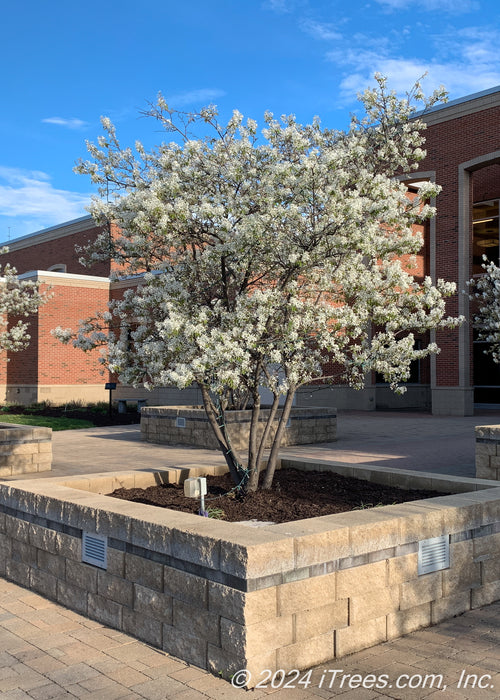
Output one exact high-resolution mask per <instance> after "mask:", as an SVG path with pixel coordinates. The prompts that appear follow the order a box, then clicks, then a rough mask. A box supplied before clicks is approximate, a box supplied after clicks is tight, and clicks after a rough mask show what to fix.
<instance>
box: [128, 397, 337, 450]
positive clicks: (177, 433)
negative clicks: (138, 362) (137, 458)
mask: <svg viewBox="0 0 500 700" xmlns="http://www.w3.org/2000/svg"><path fill="white" fill-rule="evenodd" d="M261 413H262V420H264V419H266V418H267V416H268V415H269V409H262V411H261ZM250 419H251V411H228V412H227V413H226V425H227V429H228V433H229V437H230V440H231V444H232V445H233V447H234V448H235V449H237V450H243V449H245V448H246V447H247V446H248V434H249V428H250ZM263 430H264V423H262V431H263ZM262 431H261V434H262ZM141 436H142V439H143V440H146V441H147V442H155V443H163V444H166V445H190V446H196V447H205V448H208V449H212V450H216V449H218V444H217V441H216V439H215V436H214V434H213V431H212V429H211V427H210V424H209V422H208V418H207V416H206V413H205V410H204V409H203V408H202V407H200V406H147V407H145V408H143V409H142V410H141ZM272 437H274V431H272ZM336 439H337V409H336V408H325V407H318V408H314V407H313V408H310V407H309V408H292V412H291V415H290V420H289V425H288V427H287V428H286V429H285V434H284V437H283V443H282V444H283V445H303V444H308V443H315V442H332V441H334V440H336Z"/></svg>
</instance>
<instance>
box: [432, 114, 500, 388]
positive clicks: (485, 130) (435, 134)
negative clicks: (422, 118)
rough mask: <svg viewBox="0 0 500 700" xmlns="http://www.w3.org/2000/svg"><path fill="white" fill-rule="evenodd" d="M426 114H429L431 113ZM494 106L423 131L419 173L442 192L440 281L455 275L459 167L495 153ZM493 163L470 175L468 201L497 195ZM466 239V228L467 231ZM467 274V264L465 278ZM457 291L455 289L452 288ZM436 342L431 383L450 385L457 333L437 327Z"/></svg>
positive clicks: (499, 118) (498, 117) (499, 117)
mask: <svg viewBox="0 0 500 700" xmlns="http://www.w3.org/2000/svg"><path fill="white" fill-rule="evenodd" d="M431 116H432V115H431ZM499 124H500V107H496V106H495V107H492V108H490V109H484V110H482V111H479V112H475V113H471V114H464V115H463V116H457V117H456V118H455V119H449V120H446V121H442V122H437V123H435V122H434V120H432V119H431V123H430V125H429V126H428V128H427V130H426V131H425V138H426V144H425V148H426V151H427V157H426V158H425V160H424V161H423V162H422V163H421V164H420V170H421V171H422V172H424V171H427V170H433V171H435V173H436V182H437V183H438V184H439V185H441V187H442V188H443V189H442V192H441V194H440V195H439V196H438V198H437V218H436V275H437V277H441V278H443V279H445V280H450V281H453V282H457V281H458V279H459V267H458V265H459V253H458V246H459V239H458V221H459V182H458V174H459V165H460V164H461V163H465V162H467V161H469V160H472V159H473V158H476V157H479V156H482V155H486V154H488V153H492V152H494V151H496V150H497V149H498V147H499V141H498V129H499ZM498 175H499V166H498V165H495V166H489V167H487V168H484V169H481V170H478V171H477V172H475V173H474V176H473V188H472V189H473V192H471V203H472V201H476V202H477V201H481V200H483V199H485V198H493V197H495V198H497V197H500V179H499V177H498ZM470 240H471V243H472V227H471V230H470ZM471 276H472V268H470V274H469V276H468V278H470V277H471ZM458 291H459V294H460V293H461V290H458ZM447 308H448V313H450V314H451V315H457V314H458V298H457V296H455V297H453V298H452V299H450V300H449V301H448V304H447ZM437 343H438V345H439V346H440V348H441V353H440V354H439V355H438V356H437V359H436V367H437V385H438V386H456V385H458V383H459V377H458V366H459V363H458V331H440V332H439V333H438V334H437Z"/></svg>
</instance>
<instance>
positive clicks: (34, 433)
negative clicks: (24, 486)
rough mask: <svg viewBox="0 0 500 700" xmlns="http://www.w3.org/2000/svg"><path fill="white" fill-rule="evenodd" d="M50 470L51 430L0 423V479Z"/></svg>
mask: <svg viewBox="0 0 500 700" xmlns="http://www.w3.org/2000/svg"><path fill="white" fill-rule="evenodd" d="M51 468H52V429H51V428H39V427H33V428H31V427H30V426H26V425H16V424H13V423H1V422H0V478H1V477H8V476H13V475H14V474H23V473H25V472H42V471H47V470H49V469H51Z"/></svg>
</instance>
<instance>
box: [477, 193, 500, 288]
mask: <svg viewBox="0 0 500 700" xmlns="http://www.w3.org/2000/svg"><path fill="white" fill-rule="evenodd" d="M498 201H499V200H498V199H492V200H489V201H488V202H480V203H479V204H474V206H473V208H472V274H474V275H481V274H482V273H483V272H484V270H483V268H482V267H481V266H482V264H483V262H484V260H483V255H486V257H487V258H488V260H490V261H492V262H494V263H495V264H496V265H498V261H499V255H498V252H499V251H498V245H499V239H498Z"/></svg>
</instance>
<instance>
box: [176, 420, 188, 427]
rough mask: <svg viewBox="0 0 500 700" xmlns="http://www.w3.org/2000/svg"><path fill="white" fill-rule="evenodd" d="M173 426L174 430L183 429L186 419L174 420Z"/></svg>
mask: <svg viewBox="0 0 500 700" xmlns="http://www.w3.org/2000/svg"><path fill="white" fill-rule="evenodd" d="M175 426H176V428H185V427H186V419H185V418H176V420H175Z"/></svg>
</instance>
